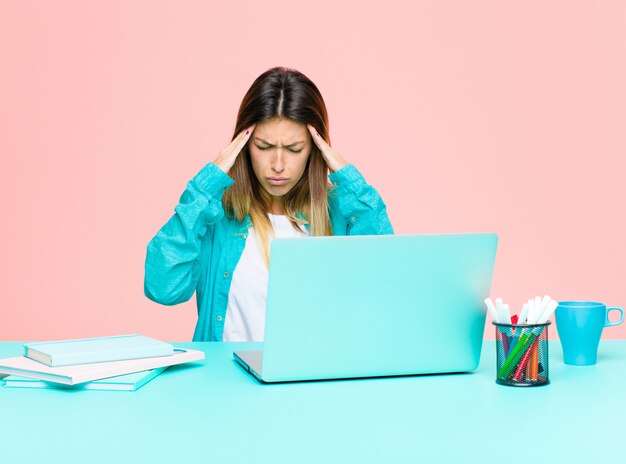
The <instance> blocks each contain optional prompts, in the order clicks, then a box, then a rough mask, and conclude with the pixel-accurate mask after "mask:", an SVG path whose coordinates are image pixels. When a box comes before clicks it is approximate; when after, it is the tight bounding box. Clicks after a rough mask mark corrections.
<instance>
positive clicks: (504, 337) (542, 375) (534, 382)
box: [492, 322, 550, 387]
mask: <svg viewBox="0 0 626 464" xmlns="http://www.w3.org/2000/svg"><path fill="white" fill-rule="evenodd" d="M492 324H493V325H495V326H496V360H497V362H496V364H497V374H496V383H498V384H500V385H508V386H512V387H533V386H539V385H547V384H549V383H550V376H549V373H548V326H549V325H550V322H546V323H545V324H522V325H517V324H499V323H496V322H492Z"/></svg>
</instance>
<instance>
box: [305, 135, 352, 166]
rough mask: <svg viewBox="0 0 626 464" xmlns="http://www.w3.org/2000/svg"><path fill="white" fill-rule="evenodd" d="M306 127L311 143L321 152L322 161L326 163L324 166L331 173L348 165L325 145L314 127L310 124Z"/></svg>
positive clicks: (324, 141)
mask: <svg viewBox="0 0 626 464" xmlns="http://www.w3.org/2000/svg"><path fill="white" fill-rule="evenodd" d="M306 127H307V128H308V129H309V132H310V133H311V137H312V138H313V141H314V142H315V144H316V145H317V146H318V148H319V149H320V151H321V152H322V156H323V157H324V160H325V161H326V164H327V165H328V168H329V169H330V170H331V172H335V171H339V170H340V169H341V168H343V167H344V166H345V165H347V164H348V163H347V162H346V161H345V160H344V159H343V158H342V157H341V156H339V154H338V153H336V152H335V151H334V150H333V149H332V148H330V145H328V144H327V143H326V140H324V139H323V138H322V136H321V135H319V134H318V133H317V131H316V130H315V127H313V126H311V125H310V124H307V125H306Z"/></svg>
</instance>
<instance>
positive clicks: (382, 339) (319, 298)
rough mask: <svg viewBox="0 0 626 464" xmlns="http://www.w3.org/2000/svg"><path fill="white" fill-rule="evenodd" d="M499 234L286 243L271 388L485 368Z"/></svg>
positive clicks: (258, 370) (271, 285)
mask: <svg viewBox="0 0 626 464" xmlns="http://www.w3.org/2000/svg"><path fill="white" fill-rule="evenodd" d="M497 242H498V237H497V235H496V234H492V233H485V234H429V235H401V234H398V235H359V236H332V237H305V238H276V239H274V240H273V241H272V244H271V249H270V256H271V260H270V268H269V281H268V292H267V306H266V318H265V340H264V343H263V350H258V351H237V352H235V353H233V355H234V358H235V359H236V360H237V361H238V362H239V363H240V364H241V365H242V366H243V367H244V368H245V369H246V371H248V372H249V373H250V374H252V375H254V376H255V377H256V378H257V379H258V380H260V381H262V382H267V383H271V382H291V381H304V380H327V379H348V378H360V377H383V376H398V375H414V374H436V373H456V372H468V371H472V370H475V369H476V368H477V367H478V362H479V360H480V351H481V347H482V339H483V333H484V327H485V318H486V311H485V309H484V303H483V300H484V299H485V298H487V297H488V296H489V292H490V287H491V278H492V273H493V266H494V262H495V255H496V247H497Z"/></svg>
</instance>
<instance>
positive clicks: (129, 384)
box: [0, 366, 169, 391]
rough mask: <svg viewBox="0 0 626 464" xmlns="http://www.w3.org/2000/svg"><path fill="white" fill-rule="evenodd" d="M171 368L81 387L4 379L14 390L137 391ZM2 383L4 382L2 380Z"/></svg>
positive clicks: (18, 377) (18, 378) (35, 380)
mask: <svg viewBox="0 0 626 464" xmlns="http://www.w3.org/2000/svg"><path fill="white" fill-rule="evenodd" d="M168 367H169V366H165V367H159V368H157V369H150V370H147V371H142V372H133V373H132V374H125V375H118V376H115V377H109V378H107V379H100V380H92V381H91V382H85V383H81V384H79V385H64V384H60V383H56V382H47V381H45V380H40V379H31V378H28V377H21V376H19V375H9V376H8V377H5V378H4V386H5V387H14V388H49V389H56V390H58V389H66V390H123V391H136V390H139V389H140V388H141V387H142V386H144V385H145V384H147V383H148V382H150V380H152V379H154V378H155V377H156V376H157V375H159V374H160V373H161V372H163V371H164V370H165V369H167V368H168ZM0 382H2V381H1V380H0Z"/></svg>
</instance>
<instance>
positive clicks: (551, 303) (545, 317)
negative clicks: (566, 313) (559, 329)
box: [537, 299, 559, 324]
mask: <svg viewBox="0 0 626 464" xmlns="http://www.w3.org/2000/svg"><path fill="white" fill-rule="evenodd" d="M557 306H559V303H558V302H556V301H554V300H553V299H550V301H549V302H548V307H547V308H546V310H545V311H544V312H543V314H542V315H541V317H540V318H539V321H537V323H538V324H545V323H546V322H548V320H549V319H550V318H551V317H552V314H553V313H554V311H555V310H556V308H557Z"/></svg>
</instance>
